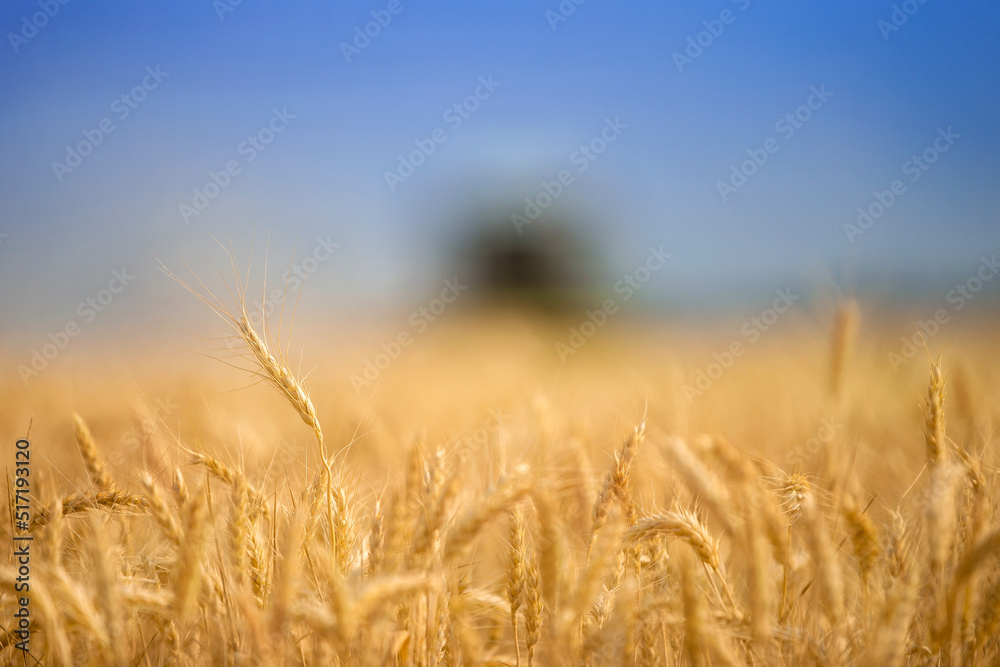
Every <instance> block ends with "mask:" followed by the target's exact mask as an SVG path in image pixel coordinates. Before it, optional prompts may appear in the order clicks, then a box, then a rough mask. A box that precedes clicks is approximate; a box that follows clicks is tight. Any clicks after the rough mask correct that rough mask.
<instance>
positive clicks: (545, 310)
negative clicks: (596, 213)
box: [455, 216, 604, 316]
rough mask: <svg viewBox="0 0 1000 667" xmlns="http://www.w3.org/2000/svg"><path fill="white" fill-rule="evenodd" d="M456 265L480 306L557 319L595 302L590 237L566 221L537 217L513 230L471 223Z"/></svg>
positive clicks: (503, 223)
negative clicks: (522, 227)
mask: <svg viewBox="0 0 1000 667" xmlns="http://www.w3.org/2000/svg"><path fill="white" fill-rule="evenodd" d="M465 229H466V230H467V232H466V233H465V235H464V237H461V238H462V240H461V241H460V242H459V244H458V245H457V247H456V250H455V254H456V258H455V261H456V263H457V264H458V269H459V271H460V272H461V275H463V276H469V282H470V285H471V286H472V290H471V293H472V294H473V295H475V297H476V298H477V300H478V301H477V302H478V304H479V305H481V306H486V307H495V308H504V309H522V310H531V311H534V312H535V313H536V314H549V315H555V316H560V315H564V314H568V313H571V312H577V311H578V310H579V309H580V308H584V307H587V306H589V305H591V304H592V303H594V302H595V300H596V299H597V298H598V296H599V294H598V290H599V288H600V282H601V280H600V277H601V276H602V274H603V269H604V267H603V262H602V260H601V258H600V256H599V253H598V251H597V249H596V247H595V244H594V243H593V241H592V239H591V237H590V236H589V235H588V234H587V233H586V232H585V231H583V230H581V228H580V227H579V226H575V225H573V224H571V223H569V222H567V221H566V220H563V219H560V218H556V217H554V216H553V217H548V218H546V217H545V216H542V217H540V218H538V219H537V220H536V221H535V222H534V223H533V224H532V225H531V226H530V227H526V228H524V229H522V230H521V233H518V231H517V230H516V229H515V228H514V226H513V225H512V224H511V222H510V219H509V218H506V217H505V218H499V217H496V216H480V217H479V219H475V218H473V224H471V225H468V226H467V227H466V228H465Z"/></svg>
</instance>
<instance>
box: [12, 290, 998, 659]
mask: <svg viewBox="0 0 1000 667" xmlns="http://www.w3.org/2000/svg"><path fill="white" fill-rule="evenodd" d="M193 291H195V292H196V294H198V295H200V298H202V300H203V301H205V302H206V303H207V304H208V305H209V306H211V307H212V308H213V309H216V310H217V313H218V314H219V315H220V316H221V317H222V319H223V322H224V325H225V327H226V329H225V331H223V329H221V328H220V329H219V330H218V331H214V332H206V334H212V335H216V334H221V333H228V334H229V335H230V339H229V340H228V341H227V342H226V344H225V346H224V347H223V348H221V350H216V351H214V352H210V353H209V354H210V356H214V357H216V358H217V359H218V361H206V360H204V359H203V358H202V357H199V356H198V355H197V354H193V353H192V352H191V351H188V350H180V351H176V352H171V353H170V354H169V355H168V356H169V359H171V360H172V361H171V362H166V361H163V360H158V357H156V356H155V355H152V354H151V352H150V350H151V349H153V348H154V346H153V345H152V344H150V346H149V348H148V349H147V347H146V346H140V347H138V348H137V349H136V350H131V351H129V350H123V351H121V353H120V354H121V362H120V363H118V364H115V365H110V366H108V365H106V362H105V361H103V360H93V361H92V362H90V363H87V362H81V363H78V364H75V365H70V364H66V365H63V366H56V367H53V368H52V369H50V370H49V371H47V373H46V374H45V375H44V376H42V377H41V378H39V379H38V380H37V381H36V382H34V383H33V384H32V387H31V390H30V391H25V390H24V389H23V388H22V387H20V386H15V384H14V383H9V384H7V385H5V386H4V387H3V389H2V390H0V391H2V399H3V406H4V407H3V408H2V410H0V429H2V430H3V432H4V435H5V447H8V449H7V450H5V455H6V456H7V457H8V458H7V459H6V461H10V462H13V461H14V445H13V443H14V441H15V440H17V439H18V438H26V439H27V440H28V441H29V442H30V443H31V448H32V451H31V456H32V470H31V483H32V486H31V494H30V499H29V503H28V504H29V505H30V513H31V518H30V526H28V529H27V530H24V529H23V527H19V526H18V524H17V522H16V521H15V516H16V514H17V512H16V510H15V506H16V505H17V503H18V499H17V497H16V493H15V491H16V483H15V475H14V470H13V465H12V464H11V465H8V466H7V468H6V469H7V479H8V497H9V501H10V502H9V504H10V507H11V510H10V514H9V518H10V520H9V521H4V522H3V523H2V526H3V527H2V530H3V532H4V539H3V543H4V545H5V547H4V548H5V550H7V553H6V554H5V557H4V559H3V566H2V568H0V591H2V594H0V615H2V619H3V628H4V631H3V637H2V638H0V651H2V652H0V660H2V661H3V662H4V663H7V664H44V665H72V664H85V665H120V666H124V665H201V664H220V665H223V664H225V665H299V664H303V665H326V664H335V665H413V666H416V665H439V664H441V665H519V666H522V665H523V666H530V665H612V664H614V665H619V664H620V665H944V664H969V665H990V664H996V663H997V661H998V660H1000V646H998V642H997V639H996V636H997V635H996V630H997V628H998V626H1000V566H998V560H1000V526H998V525H997V519H996V516H995V514H996V510H995V508H996V502H997V492H998V488H997V487H998V485H997V481H996V470H997V460H996V456H995V454H994V453H993V447H992V445H993V434H994V429H995V426H994V425H995V424H996V423H997V421H998V414H997V410H996V405H997V402H996V400H995V399H996V398H997V397H996V393H995V392H996V390H995V387H996V386H997V385H996V380H997V379H998V377H1000V375H998V371H1000V368H998V367H997V365H996V363H995V361H994V359H995V356H994V355H993V352H995V346H994V347H991V345H990V343H988V342H987V341H988V337H987V336H986V335H985V333H984V332H985V331H987V328H986V325H984V324H983V323H975V324H972V323H969V324H967V325H962V326H959V325H958V324H956V325H954V326H953V328H952V330H951V331H949V332H948V336H947V338H948V341H949V345H947V346H945V345H944V343H945V336H939V337H938V338H937V339H934V340H932V341H929V345H928V346H927V348H926V349H922V350H920V353H919V354H918V355H916V356H914V357H913V358H912V359H911V360H909V361H908V363H906V364H905V365H903V366H902V367H901V368H899V369H898V370H897V371H894V370H893V369H892V368H891V367H890V365H889V364H888V363H887V361H886V353H887V351H890V350H892V349H894V348H895V347H897V346H898V336H897V332H898V331H899V327H898V326H897V327H895V328H894V327H893V326H889V325H887V324H885V323H879V324H872V323H871V322H870V321H869V319H870V318H868V315H867V314H866V310H865V307H864V306H860V307H859V306H857V305H855V304H854V303H853V302H850V301H841V302H840V304H839V305H836V304H834V305H831V306H830V307H829V308H826V309H824V308H815V309H813V310H811V311H807V312H808V314H800V315H798V316H795V317H791V316H790V317H789V319H788V321H787V322H783V323H782V326H781V327H775V330H774V331H773V332H772V333H770V334H769V335H768V336H767V337H765V338H763V339H762V340H761V342H760V343H758V344H757V345H756V346H754V347H753V349H751V350H748V352H747V354H746V355H744V356H742V357H740V358H739V359H738V360H737V361H736V362H735V363H733V364H731V367H730V368H728V369H725V372H723V373H721V374H720V377H718V379H717V380H714V381H713V383H712V385H711V386H710V387H709V388H708V389H705V390H704V391H701V392H700V395H697V396H692V393H691V386H692V385H691V382H692V381H693V379H694V377H695V376H696V373H697V371H698V370H699V368H706V367H708V364H709V362H711V360H712V359H713V356H712V353H713V352H717V351H720V350H725V349H727V348H726V345H727V343H728V340H729V339H728V338H727V334H728V335H730V337H731V334H732V332H731V331H729V332H725V331H723V332H721V333H719V334H718V336H714V334H713V335H705V334H703V332H701V331H695V330H685V329H683V328H680V327H676V326H665V325H664V326H660V325H655V324H650V323H643V322H633V321H631V320H627V319H622V321H621V322H615V323H612V324H609V325H608V326H607V327H606V328H605V329H604V330H602V331H601V332H600V333H599V334H598V335H597V336H595V337H594V338H593V339H592V340H590V341H588V343H587V345H586V346H584V347H583V348H581V349H580V350H579V351H577V352H576V353H575V354H574V355H573V356H572V357H571V358H570V359H569V360H568V361H567V362H566V363H562V362H561V361H560V359H559V358H558V356H557V355H556V354H555V352H554V351H553V345H552V341H553V340H558V339H559V338H560V337H565V335H566V334H565V327H564V326H563V325H562V324H558V323H556V324H553V323H547V324H545V323H538V322H535V321H533V320H531V319H529V318H523V317H517V316H513V315H509V314H508V315H503V316H500V315H498V316H495V317H487V316H484V315H482V314H481V313H480V314H476V316H474V317H471V316H470V317H466V316H461V315H459V316H456V317H453V318H451V319H449V320H448V321H442V322H441V323H439V324H438V325H436V326H435V327H434V328H433V330H431V331H429V332H428V333H427V334H426V336H425V337H424V338H423V339H421V340H420V341H419V345H414V346H413V348H412V349H409V350H407V351H406V353H405V354H403V355H400V357H399V359H397V360H396V361H395V362H394V363H393V364H392V366H391V367H390V368H388V369H387V370H386V371H385V372H384V373H383V374H382V376H381V377H380V378H379V380H378V381H377V382H375V383H373V385H372V387H371V389H367V388H366V389H365V390H363V391H360V392H358V391H355V390H354V388H353V387H352V385H351V383H350V381H349V379H348V378H349V376H350V374H351V373H354V372H356V371H357V369H358V367H359V365H360V362H359V361H358V360H357V359H358V358H357V356H354V357H350V353H349V351H348V349H347V348H343V349H341V348H338V347H336V346H333V345H326V346H324V345H323V341H322V340H313V341H310V343H309V344H308V345H302V346H301V347H302V348H303V352H302V355H303V357H304V359H303V360H302V361H301V362H300V361H299V359H298V353H297V352H296V353H295V354H294V355H289V354H288V352H287V350H289V349H291V350H297V349H298V348H296V347H295V344H294V342H293V343H292V344H291V345H289V341H287V340H282V336H281V335H280V334H281V332H280V331H276V330H274V329H271V328H267V329H265V328H264V327H262V326H255V325H254V323H253V321H252V318H251V317H250V313H249V311H248V310H247V308H246V307H245V302H246V301H245V295H243V294H239V293H237V294H236V301H235V303H234V304H229V302H227V301H215V300H214V298H213V297H212V296H211V295H210V294H206V293H204V292H203V291H200V290H193ZM193 307H197V304H193ZM298 317H300V318H302V317H305V315H303V314H301V313H300V314H299V315H298ZM272 324H273V323H272ZM896 324H897V325H898V324H899V323H896ZM901 331H902V333H903V334H906V333H907V329H906V325H905V323H904V324H903V325H902V330H901ZM713 336H714V337H713ZM942 348H945V349H944V350H943V352H942ZM159 354H163V353H162V351H160V352H159ZM349 357H350V358H349ZM293 359H294V360H293ZM219 362H223V363H219ZM102 364H104V365H102ZM309 368H313V369H314V370H313V371H312V372H309V373H307V372H306V370H308V369H309ZM686 387H687V389H686ZM29 422H30V424H31V425H30V431H27V429H28V428H29V427H28V423H29ZM8 443H9V444H8ZM18 535H21V536H24V535H30V536H31V537H32V538H33V539H32V541H31V550H32V551H31V561H30V613H31V634H30V653H24V652H23V651H22V650H21V649H20V648H19V642H21V641H22V639H23V637H21V636H19V635H18V634H17V632H16V626H15V625H14V623H16V621H14V623H12V622H11V620H12V619H15V613H16V612H17V609H18V605H19V598H20V597H22V596H23V595H24V593H22V592H19V591H21V590H22V589H21V588H19V587H18V582H19V579H18V575H19V569H18V563H17V561H16V558H15V552H14V549H15V547H14V546H12V545H14V544H19V543H17V542H14V541H13V540H12V539H11V538H12V537H14V536H18Z"/></svg>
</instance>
